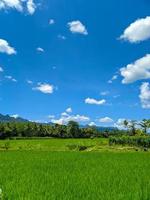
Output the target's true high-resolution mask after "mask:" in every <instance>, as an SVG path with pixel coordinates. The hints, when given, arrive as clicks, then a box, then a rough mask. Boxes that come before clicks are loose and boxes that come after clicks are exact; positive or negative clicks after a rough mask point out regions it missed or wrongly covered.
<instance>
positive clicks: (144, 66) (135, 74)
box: [120, 54, 150, 84]
mask: <svg viewBox="0 0 150 200" xmlns="http://www.w3.org/2000/svg"><path fill="white" fill-rule="evenodd" d="M120 73H121V75H122V76H123V77H124V78H123V80H122V83H125V84H128V83H133V82H135V81H137V80H142V79H148V78H150V54H147V55H146V56H144V57H142V58H140V59H138V60H136V61H135V62H134V63H131V64H128V65H127V66H126V67H123V68H121V69H120Z"/></svg>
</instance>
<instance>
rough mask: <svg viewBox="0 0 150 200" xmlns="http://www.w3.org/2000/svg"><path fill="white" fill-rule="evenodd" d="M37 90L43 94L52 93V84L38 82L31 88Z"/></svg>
mask: <svg viewBox="0 0 150 200" xmlns="http://www.w3.org/2000/svg"><path fill="white" fill-rule="evenodd" d="M32 89H33V90H38V91H40V92H42V93H44V94H52V93H53V92H54V86H53V85H50V84H48V83H38V85H37V87H34V88H32Z"/></svg>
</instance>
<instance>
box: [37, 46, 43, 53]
mask: <svg viewBox="0 0 150 200" xmlns="http://www.w3.org/2000/svg"><path fill="white" fill-rule="evenodd" d="M36 50H37V51H39V52H44V49H43V48H41V47H38V48H37V49H36Z"/></svg>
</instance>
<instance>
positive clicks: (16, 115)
mask: <svg viewBox="0 0 150 200" xmlns="http://www.w3.org/2000/svg"><path fill="white" fill-rule="evenodd" d="M11 117H14V118H15V119H17V118H18V117H19V115H18V114H15V115H11Z"/></svg>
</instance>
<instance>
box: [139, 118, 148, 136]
mask: <svg viewBox="0 0 150 200" xmlns="http://www.w3.org/2000/svg"><path fill="white" fill-rule="evenodd" d="M139 125H140V126H141V127H142V129H143V131H144V133H145V134H146V133H147V129H149V128H150V120H148V119H143V120H142V121H141V122H140V123H139Z"/></svg>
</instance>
